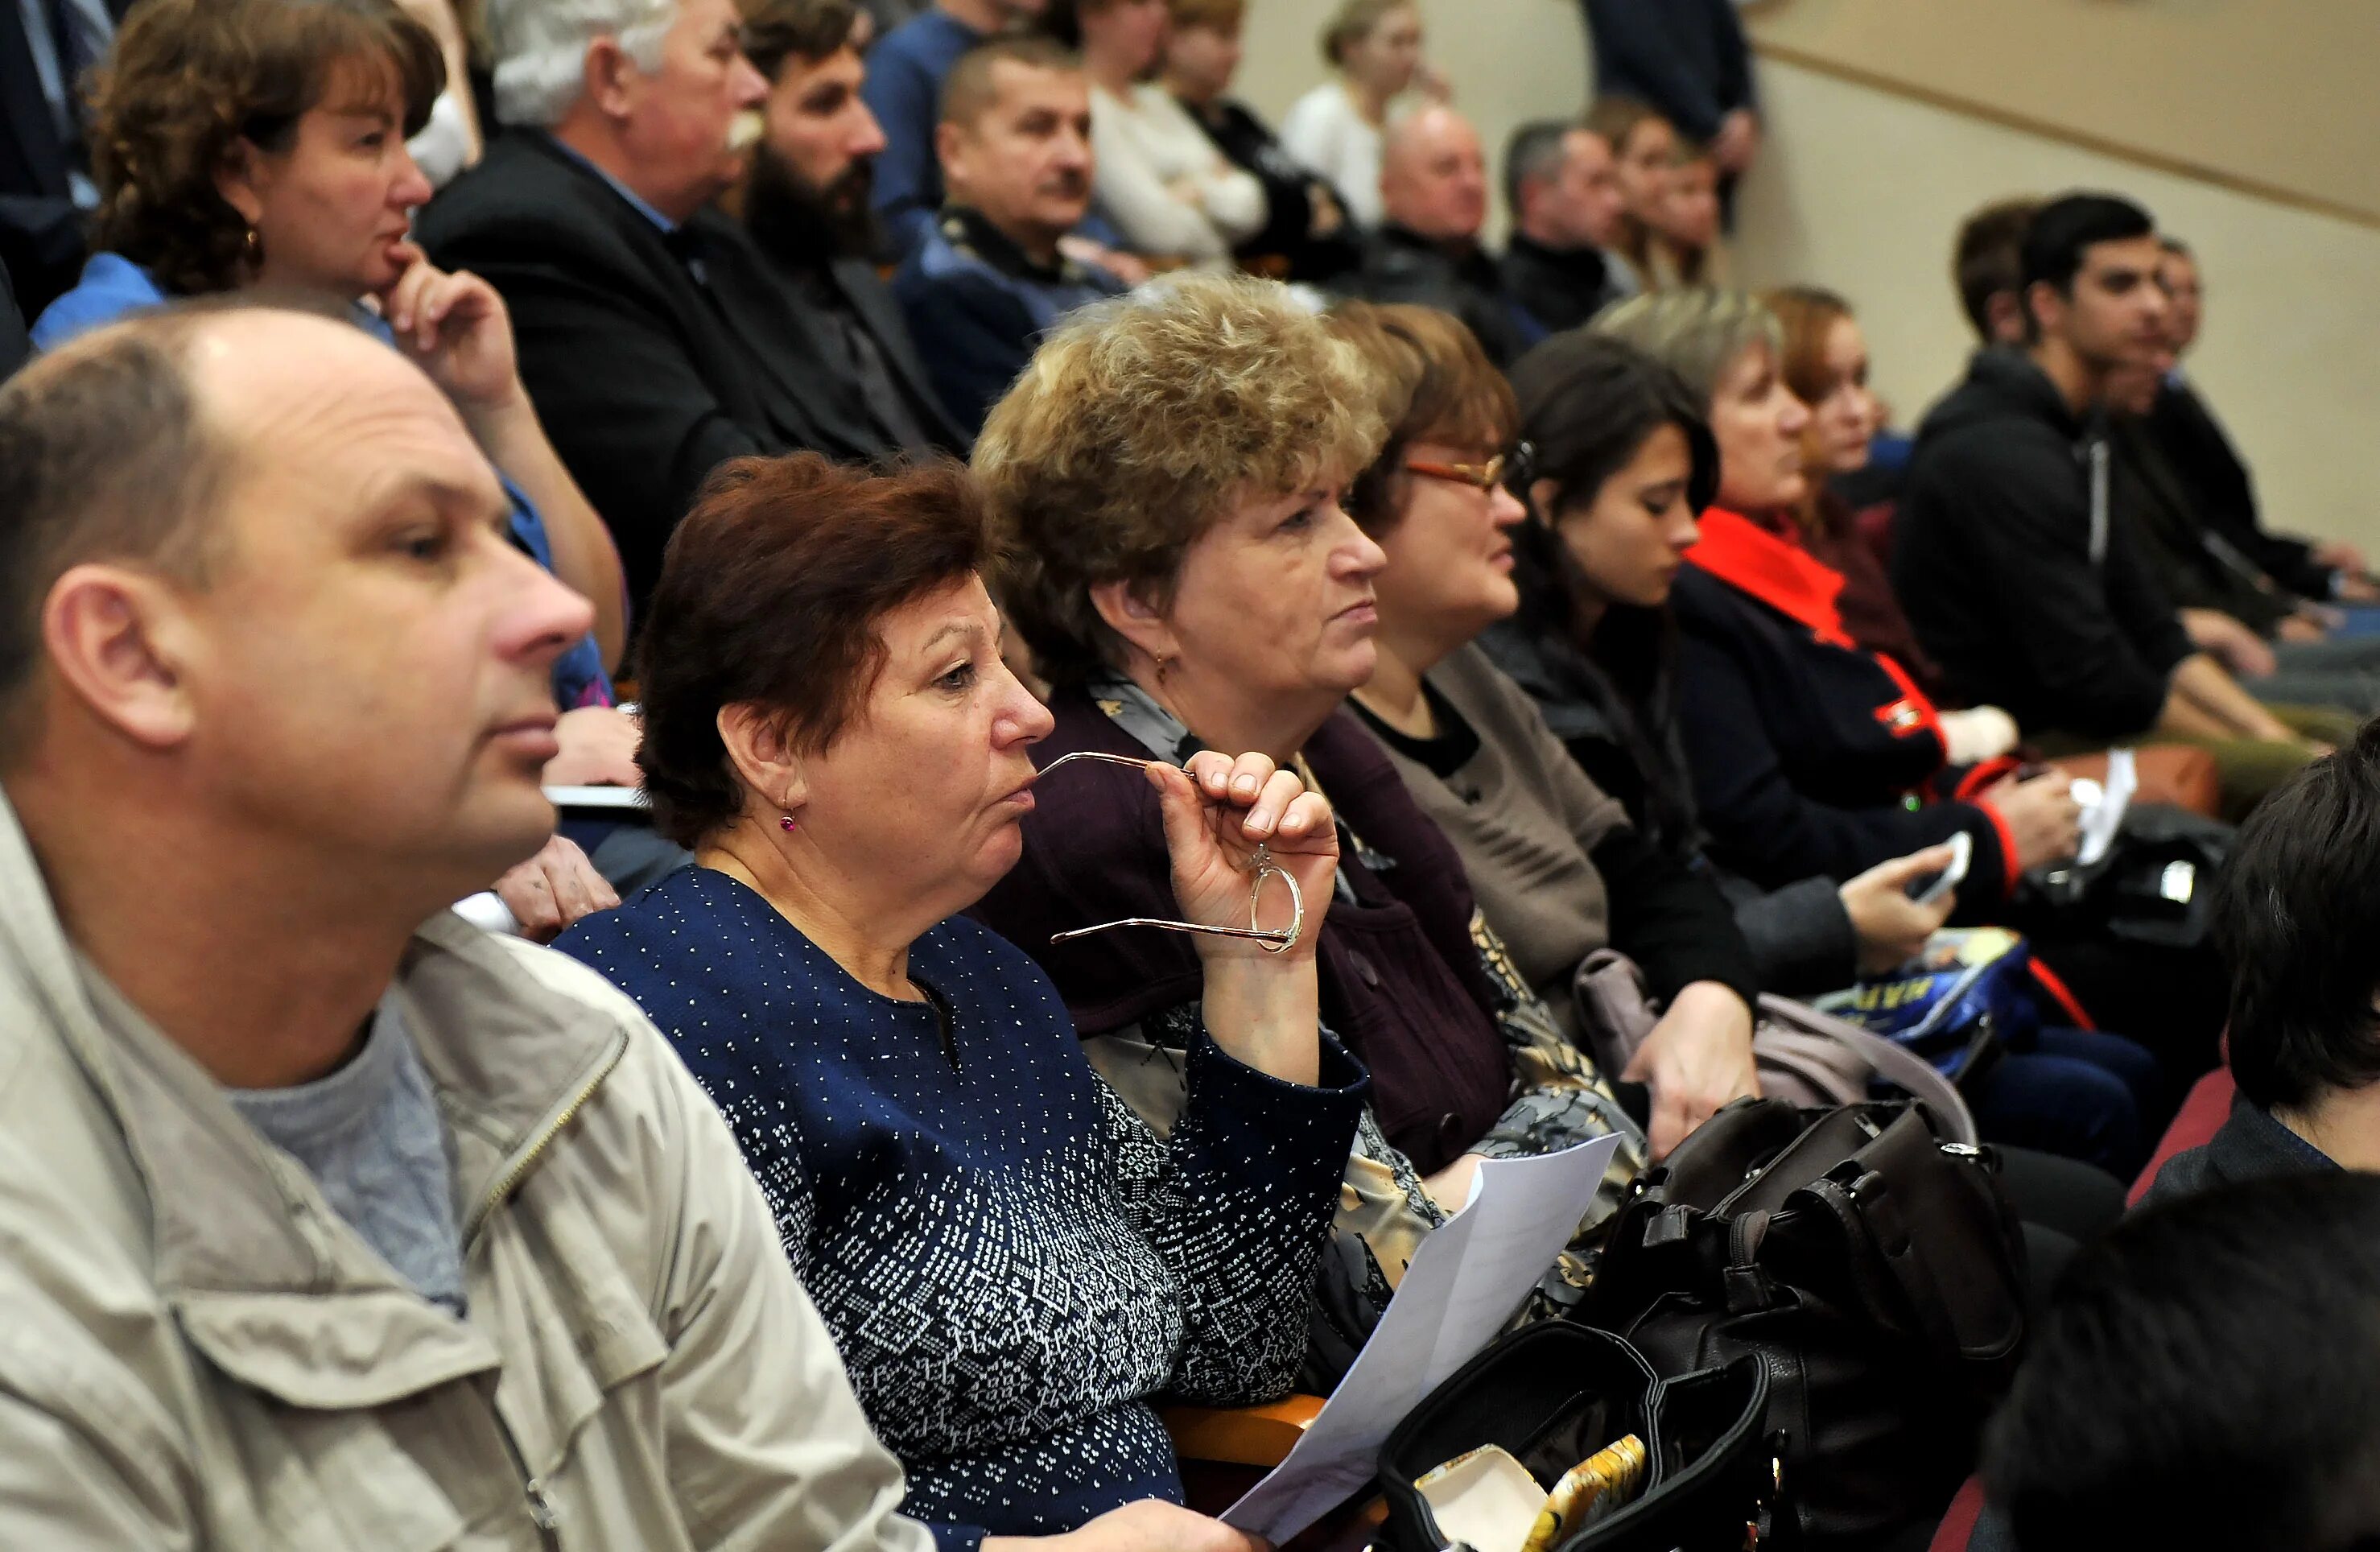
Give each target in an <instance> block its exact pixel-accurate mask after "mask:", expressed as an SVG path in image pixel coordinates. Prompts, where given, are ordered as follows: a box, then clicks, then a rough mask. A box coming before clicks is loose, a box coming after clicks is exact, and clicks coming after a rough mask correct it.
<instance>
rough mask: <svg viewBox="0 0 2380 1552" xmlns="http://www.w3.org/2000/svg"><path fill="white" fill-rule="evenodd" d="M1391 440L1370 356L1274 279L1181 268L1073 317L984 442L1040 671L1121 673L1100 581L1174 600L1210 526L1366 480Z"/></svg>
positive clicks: (983, 461)
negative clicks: (1249, 503)
mask: <svg viewBox="0 0 2380 1552" xmlns="http://www.w3.org/2000/svg"><path fill="white" fill-rule="evenodd" d="M1382 435H1383V432H1382V428H1381V423H1380V417H1379V412H1378V408H1377V407H1376V404H1375V395H1374V394H1372V393H1371V392H1370V390H1369V389H1368V388H1367V387H1366V383H1365V382H1364V367H1363V363H1362V360H1361V358H1359V357H1358V356H1357V354H1356V352H1355V351H1354V348H1353V347H1351V346H1348V345H1347V344H1346V343H1345V342H1343V341H1342V340H1339V339H1337V338H1334V337H1333V336H1332V334H1331V333H1330V330H1329V328H1328V327H1326V326H1325V325H1324V323H1323V321H1322V320H1321V319H1319V318H1318V317H1316V316H1315V314H1314V313H1313V312H1312V311H1311V310H1310V309H1307V308H1305V307H1304V306H1302V305H1301V304H1300V303H1299V302H1298V301H1297V299H1296V298H1295V297H1293V296H1292V295H1291V294H1290V292H1289V291H1288V289H1287V288H1286V287H1284V286H1282V285H1279V284H1277V283H1275V282H1272V281H1265V280H1254V279H1250V278H1248V277H1246V276H1245V275H1219V274H1204V273H1181V274H1176V275H1172V276H1169V277H1167V278H1166V279H1164V280H1162V281H1160V282H1157V283H1155V284H1152V285H1147V286H1144V287H1142V288H1141V289H1140V290H1139V291H1136V292H1135V293H1133V294H1131V295H1129V296H1124V297H1114V298H1111V300H1108V301H1105V302H1100V303H1097V304H1095V305H1093V306H1091V307H1088V308H1085V309H1082V310H1080V311H1078V312H1076V313H1075V315H1074V316H1073V317H1071V318H1069V319H1068V320H1067V321H1065V322H1063V323H1062V324H1060V325H1059V326H1058V328H1057V329H1056V330H1054V331H1053V332H1051V333H1050V335H1049V337H1048V338H1047V339H1045V340H1043V341H1042V343H1041V347H1040V348H1039V349H1038V350H1037V351H1036V352H1035V353H1034V356H1033V359H1032V361H1031V362H1030V363H1029V364H1028V365H1027V366H1026V369H1025V371H1024V374H1023V375H1022V376H1020V377H1019V378H1018V379H1017V380H1016V383H1015V386H1014V387H1012V388H1011V389H1010V390H1009V391H1008V396H1007V397H1005V398H1003V399H1002V400H1001V401H1000V403H999V404H998V405H997V406H994V407H993V409H992V412H991V416H990V418H989V419H988V420H986V421H985V423H984V428H983V434H982V435H981V436H980V437H978V438H977V441H976V444H975V459H974V467H975V471H976V474H977V478H978V479H981V480H982V481H983V485H984V490H985V493H986V495H987V496H988V497H989V499H990V505H991V525H992V537H993V543H994V548H995V560H994V563H993V577H994V580H995V582H996V583H997V586H998V590H999V592H1000V595H1001V600H1002V604H1003V605H1004V606H1005V608H1006V609H1007V611H1008V617H1009V620H1010V622H1011V623H1012V624H1014V625H1015V627H1016V628H1017V630H1018V632H1019V633H1020V634H1022V635H1023V637H1025V641H1026V645H1027V646H1029V647H1030V648H1031V649H1033V654H1034V661H1035V666H1036V667H1037V668H1038V670H1039V671H1040V672H1041V673H1044V674H1046V675H1047V676H1048V677H1049V678H1050V680H1051V681H1052V682H1055V683H1061V684H1065V683H1075V682H1079V681H1080V680H1082V679H1084V678H1087V677H1088V676H1090V675H1091V674H1094V673H1099V672H1100V671H1101V670H1103V669H1111V668H1119V667H1121V666H1122V665H1123V658H1122V645H1123V644H1122V642H1121V640H1120V639H1119V638H1118V637H1116V636H1115V634H1114V633H1113V632H1112V631H1111V630H1110V629H1109V628H1108V625H1107V624H1106V622H1105V621H1103V620H1101V619H1100V618H1099V610H1098V609H1097V607H1096V606H1094V605H1093V603H1092V602H1091V596H1090V595H1091V589H1092V588H1096V587H1099V586H1100V585H1102V584H1104V583H1109V582H1119V581H1121V582H1125V583H1129V584H1131V585H1132V586H1134V587H1135V588H1139V589H1141V591H1142V594H1143V596H1144V597H1145V598H1147V600H1148V601H1149V602H1150V603H1151V604H1152V605H1153V606H1155V607H1157V608H1160V609H1164V608H1169V607H1171V605H1172V597H1173V587H1174V584H1175V583H1176V581H1177V580H1178V579H1179V577H1180V576H1181V571H1182V560H1183V556H1184V554H1185V553H1186V552H1188V550H1189V548H1190V546H1191V545H1192V544H1193V543H1195V542H1196V540H1197V539H1198V538H1199V536H1200V535H1202V534H1204V533H1205V532H1206V531H1207V530H1208V528H1210V527H1213V526H1214V525H1215V524H1216V523H1217V522H1219V521H1220V520H1221V519H1222V518H1223V517H1225V516H1227V515H1229V514H1230V513H1231V512H1232V511H1233V508H1234V507H1236V506H1237V505H1238V504H1240V503H1242V502H1244V501H1245V500H1248V499H1250V498H1255V499H1259V500H1262V499H1268V498H1271V497H1275V496H1281V495H1286V494H1288V493H1290V492H1292V491H1299V490H1304V489H1305V488H1307V487H1309V486H1311V485H1313V484H1315V483H1317V482H1324V483H1330V484H1337V483H1339V482H1341V481H1343V480H1345V479H1349V478H1351V477H1352V476H1353V475H1354V473H1355V472H1356V471H1357V470H1359V469H1361V468H1363V467H1365V466H1366V465H1367V464H1368V463H1370V462H1371V459H1372V455H1373V454H1374V452H1375V451H1377V450H1378V447H1379V445H1380V442H1381V439H1382Z"/></svg>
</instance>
